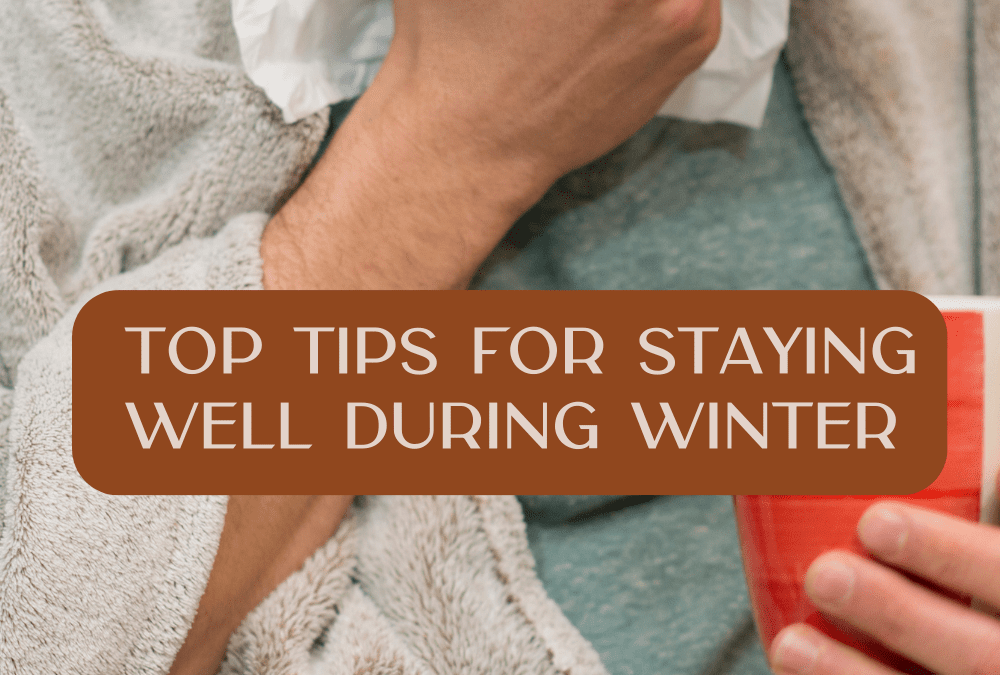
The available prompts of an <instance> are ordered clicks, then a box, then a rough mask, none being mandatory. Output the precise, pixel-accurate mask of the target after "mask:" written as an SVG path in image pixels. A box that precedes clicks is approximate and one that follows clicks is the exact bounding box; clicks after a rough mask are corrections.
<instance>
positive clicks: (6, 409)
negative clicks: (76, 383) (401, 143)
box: [0, 0, 1000, 675]
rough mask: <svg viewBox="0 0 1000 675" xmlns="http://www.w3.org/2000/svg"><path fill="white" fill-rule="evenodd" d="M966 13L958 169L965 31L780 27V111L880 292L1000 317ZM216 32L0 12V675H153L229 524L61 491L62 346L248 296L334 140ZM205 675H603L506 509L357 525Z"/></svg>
mask: <svg viewBox="0 0 1000 675" xmlns="http://www.w3.org/2000/svg"><path fill="white" fill-rule="evenodd" d="M975 6H976V12H977V13H976V18H977V21H976V23H975V27H976V29H975V31H974V36H975V40H974V43H975V54H974V62H975V65H976V69H977V72H978V80H977V87H976V88H975V89H976V91H977V93H978V100H977V102H976V106H975V107H976V108H978V112H979V116H978V121H977V125H976V128H977V129H978V135H979V139H980V140H979V146H978V148H976V147H975V146H974V145H973V143H972V140H971V139H972V130H973V124H972V122H971V119H972V118H971V114H970V110H971V109H972V107H973V106H972V105H971V100H970V96H969V87H968V77H967V73H966V68H967V67H968V65H969V52H968V49H969V46H970V45H969V43H968V41H967V36H968V33H967V21H966V19H967V15H966V13H965V5H964V4H963V3H940V2H935V1H934V0H883V1H882V2H879V3H872V2H869V1H868V0H843V1H842V2H835V3H834V2H816V1H814V2H806V1H804V0H803V1H798V0H797V1H796V2H795V3H793V26H792V38H791V42H790V45H789V50H788V53H789V59H790V63H791V65H792V67H793V69H794V73H795V77H796V81H797V84H798V87H799V92H800V96H801V99H802V101H803V104H804V106H805V109H806V112H807V116H808V118H809V120H810V123H811V125H812V127H813V130H814V132H815V134H816V136H817V138H818V140H819V142H820V144H821V146H822V148H823V150H824V152H825V154H826V156H827V157H828V159H829V160H830V162H831V163H832V164H833V166H834V168H835V169H836V173H837V177H838V181H839V184H840V186H841V190H842V193H843V195H844V197H845V199H846V201H847V204H848V207H849V208H850V210H851V213H852V216H853V218H854V221H855V223H856V225H857V227H858V230H859V232H860V234H861V237H862V241H863V243H864V245H865V247H866V249H867V252H868V255H869V259H870V261H871V262H872V265H873V266H874V268H875V271H876V273H877V276H878V279H879V280H880V283H881V284H882V285H883V286H885V287H895V288H908V289H912V290H918V291H922V292H927V293H949V292H961V293H968V292H970V291H972V290H973V288H974V286H975V283H976V279H975V276H976V274H977V272H976V270H977V269H981V270H982V281H981V283H982V287H983V288H984V289H986V290H988V291H991V292H998V289H1000V235H998V232H1000V197H998V195H1000V190H998V188H1000V165H998V164H997V162H998V161H1000V160H998V159H997V158H998V157H1000V154H998V150H1000V148H998V143H1000V91H998V84H1000V81H998V80H997V78H996V77H995V73H996V72H998V71H997V66H998V65H1000V2H997V0H976V3H975ZM228 12H229V10H228V2H227V1H226V0H161V1H147V2H139V3H132V2H124V1H122V0H105V1H104V2H101V1H98V0H36V1H34V2H20V1H17V2H6V3H2V4H0V26H2V27H3V32H4V37H3V39H2V40H0V498H2V503H3V510H2V520H0V673H3V674H7V673H43V672H44V673H48V672H76V673H82V674H85V675H97V674H98V673H111V672H114V673H162V672H165V670H166V668H167V667H168V666H169V664H170V662H171V660H172V658H173V655H174V654H175V652H176V650H177V649H178V647H179V646H180V644H181V642H182V641H183V639H184V635H185V633H186V631H187V629H188V627H189V625H190V622H191V620H192V618H193V615H194V611H195V608H196V607H197V603H198V599H199V597H200V595H201V593H202V590H203V588H204V585H205V583H206V580H207V576H208V572H209V569H210V567H211V564H212V560H213V557H214V554H215V550H216V547H217V545H218V538H219V534H220V531H221V525H222V521H223V517H224V514H225V508H226V499H225V498H224V497H110V496H107V495H104V494H101V493H98V492H96V491H94V490H92V489H91V488H89V487H88V486H87V485H85V484H84V483H83V482H82V480H81V479H80V478H79V476H78V475H77V474H76V471H75V469H74V467H73V464H72V458H71V453H70V419H71V418H70V415H71V410H70V372H71V363H70V353H71V352H70V334H71V327H72V320H73V316H74V312H75V311H76V308H78V307H79V306H80V303H82V302H83V301H85V300H86V298H87V297H88V296H89V295H92V294H94V293H96V292H100V291H103V290H106V289H109V288H219V289H223V288H245V289H254V288H259V287H260V284H261V280H260V260H259V255H258V251H257V248H258V244H259V237H260V232H261V228H262V227H263V225H264V223H265V222H266V219H267V216H266V215H264V214H266V213H268V212H272V211H273V210H274V209H275V208H276V207H277V205H278V204H280V202H281V200H282V199H283V198H284V197H285V196H286V195H287V194H289V193H290V191H292V190H293V189H294V188H295V186H296V185H297V183H298V181H299V179H300V177H301V174H302V172H303V171H304V169H305V167H306V166H307V164H308V162H309V160H310V158H311V157H312V156H313V154H314V153H315V151H316V149H317V147H318V144H319V142H320V139H321V137H322V135H323V133H324V131H325V128H326V123H327V120H326V119H325V116H323V115H315V116H313V117H310V118H308V119H306V120H303V121H302V122H300V123H298V124H295V125H291V126H286V125H284V124H283V123H282V122H281V117H280V114H279V113H278V111H277V110H276V109H275V108H274V107H273V106H272V105H271V104H270V103H269V102H268V101H267V100H266V99H265V97H264V95H263V94H262V93H261V92H260V91H259V90H257V89H256V88H255V87H254V86H252V85H251V84H250V82H249V81H248V80H247V78H246V77H245V76H244V74H243V73H242V70H241V68H240V66H239V63H238V58H237V48H236V43H235V38H234V36H233V34H232V29H231V27H230V22H229V14H228ZM977 158H978V160H981V161H980V162H979V163H978V164H977V163H976V162H977ZM977 175H979V178H980V181H979V190H978V191H977V190H976V189H975V186H976V180H975V178H976V176H977ZM977 194H981V195H982V204H983V206H982V208H981V209H980V208H979V207H978V206H977V202H976V195H977ZM980 211H981V213H982V215H983V218H982V222H981V228H982V236H981V240H982V244H981V245H979V244H977V235H976V223H975V215H976V213H977V212H980ZM241 214H245V215H241ZM980 253H981V254H982V255H981V258H977V256H979V254H980ZM427 571H429V572H430V573H427ZM223 670H224V672H226V673H232V674H236V673H250V672H253V673H303V672H309V671H311V670H315V671H316V672H319V673H406V674H410V673H413V674H415V675H416V674H423V673H440V674H445V673H458V672H462V673H466V672H469V673H477V672H482V673H488V672H498V673H499V672H503V673H524V674H525V675H528V674H541V673H556V672H564V673H568V672H572V673H573V674H574V675H588V674H590V673H601V672H602V670H603V669H602V666H601V665H600V663H599V661H598V659H597V656H596V654H595V653H594V652H593V650H592V649H590V647H589V646H588V645H587V644H586V643H585V641H584V640H583V639H582V638H581V637H580V636H579V634H578V633H577V632H576V631H575V629H573V628H572V627H571V626H570V625H569V624H568V623H567V622H566V620H565V618H564V617H563V616H562V614H561V613H560V611H559V610H558V608H557V607H556V606H555V605H554V604H553V603H552V602H551V601H550V600H549V599H548V598H547V597H546V595H545V594H544V592H543V590H542V588H541V586H540V585H539V583H538V581H537V579H536V577H535V576H534V573H533V571H532V560H531V556H530V553H529V552H528V550H527V546H526V542H525V537H524V528H523V523H522V521H521V516H520V511H519V507H518V506H517V504H516V503H515V502H514V501H513V500H512V499H511V498H500V497H496V498H493V497H491V498H478V499H476V498H467V497H441V498H431V497H423V498H421V497H413V498H384V499H369V500H367V501H366V502H364V503H363V504H360V505H358V506H356V507H355V509H354V510H353V511H352V515H351V516H350V518H349V520H348V521H347V524H346V525H345V526H344V527H343V528H341V530H340V532H339V533H338V534H337V536H336V537H334V539H333V540H331V541H330V542H329V543H328V544H327V545H326V546H325V547H324V548H322V549H321V550H320V551H318V552H317V553H316V555H315V556H313V558H312V559H311V560H310V561H309V562H307V564H306V565H305V566H304V567H303V569H302V570H300V571H299V572H297V573H296V574H294V575H292V577H290V578H289V579H288V580H287V581H286V582H285V583H284V584H282V586H281V587H279V589H278V590H277V591H275V592H274V593H273V594H272V595H271V596H270V597H268V598H267V599H266V600H265V601H264V602H263V603H262V604H261V605H260V606H259V607H258V608H257V609H256V610H255V611H254V612H253V613H252V614H251V615H250V616H249V617H248V618H247V619H246V621H245V622H244V623H243V625H242V626H241V628H240V629H239V630H238V631H237V633H236V634H235V635H234V636H233V639H232V642H231V644H230V649H229V653H228V656H227V660H226V662H225V665H224V668H223Z"/></svg>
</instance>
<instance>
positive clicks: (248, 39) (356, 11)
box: [232, 0, 790, 128]
mask: <svg viewBox="0 0 1000 675" xmlns="http://www.w3.org/2000/svg"><path fill="white" fill-rule="evenodd" d="M789 3H790V0H722V33H721V36H720V38H719V44H718V45H717V46H716V48H715V50H714V51H712V53H711V54H710V55H709V57H708V59H707V60H706V61H705V63H703V64H702V66H701V67H700V68H699V69H698V70H696V71H695V72H694V73H692V74H691V75H690V76H689V77H688V78H687V79H686V80H684V82H682V83H681V85H680V87H678V88H677V90H676V91H675V92H674V93H673V95H671V97H670V98H669V99H668V100H667V102H666V103H665V104H664V105H663V108H661V109H660V113H659V114H661V115H668V116H671V117H682V118H685V119H690V120H694V121H698V122H717V121H725V122H732V123H735V124H743V125H746V126H749V127H754V128H758V127H760V125H761V122H762V121H763V118H764V109H765V107H766V106H767V99H768V96H769V95H770V92H771V80H772V73H773V70H774V64H775V61H776V60H777V58H778V54H779V53H780V51H781V49H782V47H783V46H784V44H785V41H786V40H787V39H788V12H789ZM232 4H233V23H234V25H235V28H236V35H237V37H238V38H239V43H240V53H241V55H242V57H243V65H244V67H245V68H246V70H247V74H248V75H249V76H250V79H251V80H253V82H254V83H255V84H257V86H259V87H261V88H262V89H263V90H264V91H265V92H266V93H267V95H268V97H270V99H271V100H272V101H274V103H275V104H276V105H277V106H278V107H279V108H281V112H282V114H283V116H284V119H285V121H286V122H288V123H292V122H295V121H297V120H300V119H302V118H303V117H306V116H308V115H311V114H312V113H314V112H316V111H317V110H321V109H322V108H324V107H326V106H328V105H331V104H333V103H337V102H339V101H343V100H345V99H348V98H354V97H355V96H358V95H360V94H361V92H363V91H364V90H365V88H367V87H368V85H369V84H371V81H372V80H373V79H374V77H375V73H376V72H377V71H378V67H379V65H381V63H382V59H383V58H384V57H385V54H386V52H387V51H388V49H389V42H390V41H391V40H392V32H393V19H392V2H391V0H232Z"/></svg>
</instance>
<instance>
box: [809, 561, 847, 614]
mask: <svg viewBox="0 0 1000 675" xmlns="http://www.w3.org/2000/svg"><path fill="white" fill-rule="evenodd" d="M853 590H854V570H852V569H851V568H850V567H848V566H847V565H845V564H844V563H842V562H841V561H840V560H837V559H835V558H834V559H827V560H821V561H819V562H816V563H813V566H812V567H811V568H810V569H809V572H808V574H806V592H807V593H808V594H809V597H810V598H812V600H813V602H815V603H816V604H817V605H820V606H821V607H840V606H841V605H843V604H844V603H846V602H847V600H848V599H849V598H850V597H851V591H853Z"/></svg>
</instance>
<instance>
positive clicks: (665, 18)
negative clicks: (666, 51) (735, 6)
mask: <svg viewBox="0 0 1000 675" xmlns="http://www.w3.org/2000/svg"><path fill="white" fill-rule="evenodd" d="M658 20H659V23H660V27H661V29H662V34H663V35H664V36H665V37H666V38H667V39H668V40H669V41H670V42H671V43H672V44H673V45H674V48H675V49H678V57H680V58H682V59H683V60H684V61H685V62H686V63H688V66H689V69H690V70H694V69H696V68H697V67H698V66H700V65H701V63H702V62H703V61H704V60H705V59H706V58H708V55H709V54H711V53H712V50H713V49H715V46H716V44H718V42H719V36H720V35H721V33H722V16H721V11H720V7H719V0H671V1H669V2H665V3H663V4H661V5H660V11H659V16H658Z"/></svg>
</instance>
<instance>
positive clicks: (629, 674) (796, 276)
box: [477, 62, 875, 675]
mask: <svg viewBox="0 0 1000 675" xmlns="http://www.w3.org/2000/svg"><path fill="white" fill-rule="evenodd" d="M477 285H478V287H480V288H494V289H523V288H542V289H872V288H874V287H875V284H874V281H873V279H872V276H871V274H870V271H869V268H868V265H867V262H866V260H865V257H864V254H863V252H862V249H861V247H860V245H859V243H858V240H857V237H856V236H855V233H854V230H853V227H852V223H851V220H850V217H849V216H848V214H847V212H846V210H845V208H844V206H843V203H842V201H841V199H840V196H839V193H838V191H837V186H836V183H835V181H834V177H833V175H832V174H831V171H830V168H829V167H828V166H827V164H826V163H825V161H824V160H823V157H822V156H821V155H820V153H819V151H818V149H817V147H816V145H815V142H814V141H813V138H812V136H811V135H810V133H809V129H808V127H807V125H806V122H805V120H804V118H803V115H802V111H801V108H800V106H799V104H798V101H797V99H796V97H795V92H794V89H793V87H792V82H791V78H790V76H789V74H788V70H787V67H786V66H785V64H784V63H783V62H779V64H778V66H777V68H776V71H775V83H774V89H773V92H772V95H771V100H770V103H769V107H768V111H767V115H766V118H765V122H764V126H763V128H762V129H760V130H759V131H755V132H753V133H749V134H748V133H746V132H741V131H740V130H738V129H736V128H732V127H726V126H713V127H705V126H704V125H695V124H690V123H683V122H678V121H662V120H661V121H655V122H653V123H651V124H650V125H648V126H647V127H646V128H644V129H643V130H642V131H641V132H640V134H639V135H638V136H637V137H636V138H635V139H633V141H632V142H631V143H630V144H629V145H627V146H626V147H624V148H622V149H620V150H618V151H616V152H615V153H612V154H611V155H610V156H609V157H606V158H604V159H602V160H600V161H598V162H596V163H595V164H594V165H591V166H590V167H587V168H585V169H583V170H581V171H578V172H576V173H575V174H573V175H571V176H569V177H567V178H566V179H564V180H563V181H560V183H559V184H558V185H557V186H556V188H554V189H553V190H552V191H551V192H550V193H549V194H548V195H547V196H546V198H545V199H544V200H543V201H542V203H541V204H540V205H539V206H538V207H536V208H535V209H533V210H532V211H531V212H529V213H528V214H527V215H526V216H525V217H524V218H523V219H522V220H521V221H520V222H519V223H518V224H517V225H516V226H515V228H514V230H512V232H511V234H510V235H508V237H507V239H506V240H505V241H504V243H503V244H502V245H501V246H500V247H499V248H498V249H497V251H496V252H495V253H494V255H493V257H492V258H491V260H490V261H489V262H488V263H487V265H486V266H484V268H483V270H482V272H481V274H480V276H479V278H478V280H477ZM521 500H522V505H523V507H524V510H525V514H526V519H527V521H528V536H529V544H530V546H531V550H532V552H533V553H534V555H535V558H536V560H537V565H538V567H537V569H538V573H539V576H540V577H541V579H542V582H543V584H544V586H545V588H546V590H547V591H548V592H549V594H550V595H551V596H552V597H553V598H554V599H555V601H556V602H557V603H559V606H560V607H561V608H562V610H563V612H565V614H566V615H567V617H568V618H569V619H570V620H571V621H572V622H573V623H574V624H575V625H576V626H577V627H578V628H579V629H580V631H581V632H582V633H583V635H584V636H585V637H586V638H587V639H589V640H590V641H591V642H592V643H593V644H594V646H595V647H596V648H597V650H598V652H599V653H600V654H601V657H602V659H603V660H604V663H605V665H606V666H607V668H608V670H609V671H610V672H611V673H612V675H636V674H645V673H650V674H663V675H765V674H767V673H770V670H769V668H768V667H767V662H766V659H765V656H764V654H763V650H762V648H761V646H760V644H759V642H758V640H757V639H756V633H755V631H754V628H753V623H752V619H751V612H750V607H749V603H748V600H747V590H746V584H745V582H744V579H743V571H742V566H741V562H740V556H739V543H738V540H737V537H736V528H735V523H734V520H733V513H732V506H731V500H730V498H729V497H720V496H672V497H660V498H656V499H652V500H648V501H643V500H623V499H620V498H616V497H613V496H611V497H580V496H573V497H554V496H549V497H522V498H521Z"/></svg>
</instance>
